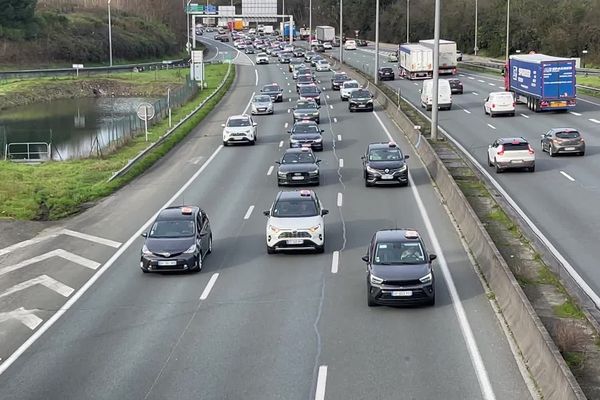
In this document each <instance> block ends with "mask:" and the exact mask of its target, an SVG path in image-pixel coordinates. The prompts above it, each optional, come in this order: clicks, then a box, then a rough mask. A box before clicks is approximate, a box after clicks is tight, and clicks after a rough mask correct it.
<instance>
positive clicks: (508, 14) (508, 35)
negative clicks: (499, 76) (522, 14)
mask: <svg viewBox="0 0 600 400" xmlns="http://www.w3.org/2000/svg"><path fill="white" fill-rule="evenodd" d="M509 39H510V0H507V2H506V57H505V58H506V61H508V44H509Z"/></svg>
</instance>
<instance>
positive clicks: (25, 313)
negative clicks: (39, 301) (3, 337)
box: [0, 307, 43, 330]
mask: <svg viewBox="0 0 600 400" xmlns="http://www.w3.org/2000/svg"><path fill="white" fill-rule="evenodd" d="M33 311H34V310H26V309H25V308H23V307H20V308H17V309H16V310H13V311H9V312H3V313H0V323H2V322H4V321H8V320H11V319H16V320H17V321H20V322H21V323H22V324H23V325H25V326H26V327H28V328H29V329H31V330H34V329H35V328H37V326H38V325H39V324H41V323H42V321H43V320H42V319H41V318H40V317H38V316H37V315H35V314H34V313H33Z"/></svg>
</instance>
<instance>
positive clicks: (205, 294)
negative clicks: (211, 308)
mask: <svg viewBox="0 0 600 400" xmlns="http://www.w3.org/2000/svg"><path fill="white" fill-rule="evenodd" d="M218 277H219V273H218V272H215V273H214V274H213V275H212V276H211V277H210V280H209V281H208V283H207V284H206V287H205V288H204V291H203V292H202V294H201V295H200V300H206V299H207V298H208V295H209V294H210V291H211V290H212V288H213V286H215V282H216V281H217V278H218Z"/></svg>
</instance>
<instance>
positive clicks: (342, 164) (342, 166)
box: [340, 158, 344, 168]
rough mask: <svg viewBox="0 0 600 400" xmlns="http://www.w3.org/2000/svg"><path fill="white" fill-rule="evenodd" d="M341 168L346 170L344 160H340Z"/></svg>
mask: <svg viewBox="0 0 600 400" xmlns="http://www.w3.org/2000/svg"><path fill="white" fill-rule="evenodd" d="M340 168H344V159H343V158H340Z"/></svg>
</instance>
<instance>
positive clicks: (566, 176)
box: [560, 171, 575, 182]
mask: <svg viewBox="0 0 600 400" xmlns="http://www.w3.org/2000/svg"><path fill="white" fill-rule="evenodd" d="M560 173H561V174H562V176H564V177H565V178H567V179H568V180H570V181H571V182H575V179H574V178H573V177H572V176H571V175H569V174H567V173H566V172H565V171H560Z"/></svg>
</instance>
